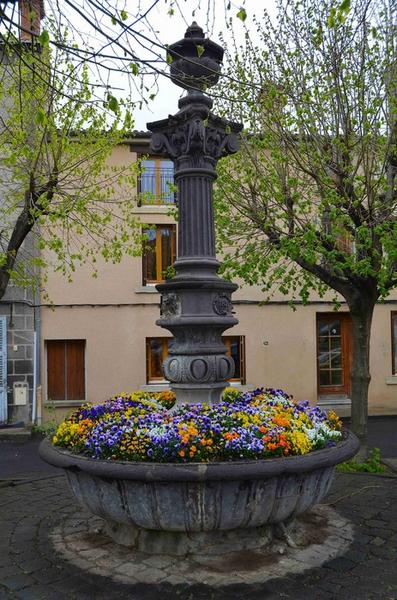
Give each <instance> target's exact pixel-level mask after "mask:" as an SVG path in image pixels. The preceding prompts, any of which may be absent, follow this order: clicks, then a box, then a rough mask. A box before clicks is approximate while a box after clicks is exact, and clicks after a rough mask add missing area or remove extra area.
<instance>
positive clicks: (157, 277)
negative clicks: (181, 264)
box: [142, 225, 176, 285]
mask: <svg viewBox="0 0 397 600" xmlns="http://www.w3.org/2000/svg"><path fill="white" fill-rule="evenodd" d="M144 233H145V235H146V240H145V241H144V245H143V253H142V266H143V277H142V279H143V285H147V284H150V283H158V282H160V281H164V279H165V274H166V271H167V269H168V268H169V267H171V266H172V265H173V263H174V261H175V258H176V253H175V248H176V228H175V225H157V226H154V227H150V228H148V229H145V230H144Z"/></svg>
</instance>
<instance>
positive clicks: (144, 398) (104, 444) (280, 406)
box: [52, 388, 342, 463]
mask: <svg viewBox="0 0 397 600" xmlns="http://www.w3.org/2000/svg"><path fill="white" fill-rule="evenodd" d="M173 402H174V397H173V395H172V393H170V392H168V393H167V392H165V393H163V394H148V393H143V392H135V393H133V394H121V395H120V396H116V397H114V398H112V399H111V400H108V401H107V402H105V403H104V404H100V405H95V406H92V405H88V404H87V405H84V406H82V407H81V408H79V409H78V410H76V411H74V412H73V413H72V414H71V415H70V416H69V417H68V418H67V419H65V420H64V421H63V422H62V423H61V424H60V425H59V427H58V429H57V432H56V434H55V436H54V437H53V440H52V441H53V444H54V445H56V446H59V447H63V448H66V449H68V450H70V451H72V452H74V453H79V454H84V455H85V456H87V457H91V458H97V459H110V460H111V459H113V460H122V461H149V462H156V463H158V462H167V463H170V462H212V461H233V460H242V459H263V458H275V457H281V456H291V455H303V454H307V453H309V452H311V451H313V450H318V449H321V448H325V447H328V446H332V445H335V443H336V442H337V441H339V440H340V439H341V438H342V433H341V429H342V427H341V422H340V420H339V418H338V417H337V415H336V414H335V413H333V412H329V413H328V414H326V413H324V412H323V411H322V410H321V409H320V408H318V407H313V406H310V404H309V402H307V401H304V402H295V401H294V400H293V399H292V397H290V396H288V395H287V394H286V393H285V392H283V391H282V390H274V389H267V390H263V389H257V390H254V391H252V392H244V393H240V392H238V391H236V390H234V389H232V388H230V389H227V390H226V391H225V394H224V398H223V401H222V402H221V403H220V404H217V405H214V406H209V405H205V404H196V405H190V404H186V405H182V406H178V407H176V408H175V409H174V411H173V412H169V410H168V408H170V406H172V404H173Z"/></svg>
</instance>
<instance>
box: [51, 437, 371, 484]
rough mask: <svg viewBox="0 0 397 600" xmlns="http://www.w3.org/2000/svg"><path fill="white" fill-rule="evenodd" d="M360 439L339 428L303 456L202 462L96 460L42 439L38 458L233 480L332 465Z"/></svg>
mask: <svg viewBox="0 0 397 600" xmlns="http://www.w3.org/2000/svg"><path fill="white" fill-rule="evenodd" d="M359 446H360V443H359V441H358V439H357V437H356V436H355V435H354V433H352V432H351V431H349V430H346V429H345V430H344V431H343V439H342V440H341V441H340V442H337V443H336V444H335V446H332V447H329V448H323V449H321V450H314V451H313V452H309V453H308V454H304V455H303V456H285V457H280V458H266V459H258V460H255V459H252V460H247V459H242V460H238V461H224V462H206V463H204V462H203V463H199V462H197V463H192V462H190V463H189V462H186V463H154V462H132V461H119V460H112V459H109V460H100V459H96V458H90V457H88V456H84V455H82V454H73V453H72V452H69V451H68V450H64V449H60V448H57V447H56V446H54V445H53V444H52V443H51V441H50V440H49V439H48V438H46V439H44V440H43V441H42V442H41V444H40V447H39V454H40V456H41V458H42V459H43V460H44V461H46V462H47V463H49V464H50V465H53V466H55V467H60V468H62V469H67V470H68V469H69V470H72V471H83V472H85V473H88V474H90V475H94V476H97V477H104V478H107V479H126V480H134V481H143V482H151V481H159V482H160V481H163V482H167V481H169V482H177V481H180V482H189V481H197V482H203V481H236V480H239V481H240V480H242V481H244V480H254V479H268V478H271V477H277V476H278V475H284V474H302V473H305V472H310V471H314V470H317V469H323V468H327V467H332V466H335V465H337V464H338V463H341V462H344V461H346V460H349V459H350V458H352V457H353V456H354V455H355V454H356V453H357V451H358V449H359Z"/></svg>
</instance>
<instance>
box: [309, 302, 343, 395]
mask: <svg viewBox="0 0 397 600" xmlns="http://www.w3.org/2000/svg"><path fill="white" fill-rule="evenodd" d="M350 365H351V318H350V315H349V314H347V313H340V314H335V313H324V314H318V315H317V381H318V392H319V394H340V395H346V396H348V395H349V394H350Z"/></svg>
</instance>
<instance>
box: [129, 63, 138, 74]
mask: <svg viewBox="0 0 397 600" xmlns="http://www.w3.org/2000/svg"><path fill="white" fill-rule="evenodd" d="M130 66H131V71H132V74H133V75H139V67H138V65H137V64H136V63H131V65H130Z"/></svg>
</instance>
